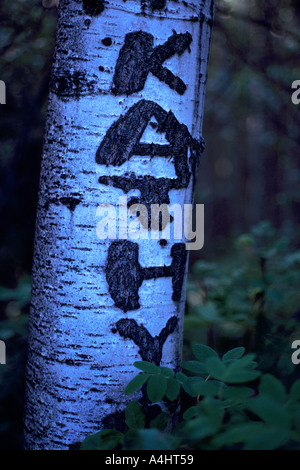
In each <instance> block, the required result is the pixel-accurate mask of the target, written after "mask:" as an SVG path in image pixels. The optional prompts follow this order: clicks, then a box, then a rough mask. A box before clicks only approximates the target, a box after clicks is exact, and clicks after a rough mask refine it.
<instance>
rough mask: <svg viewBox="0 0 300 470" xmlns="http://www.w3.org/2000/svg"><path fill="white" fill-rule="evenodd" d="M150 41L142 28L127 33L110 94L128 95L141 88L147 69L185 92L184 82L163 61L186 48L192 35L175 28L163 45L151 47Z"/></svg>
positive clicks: (179, 92) (176, 88)
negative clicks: (179, 31)
mask: <svg viewBox="0 0 300 470" xmlns="http://www.w3.org/2000/svg"><path fill="white" fill-rule="evenodd" d="M153 40H154V37H153V36H152V34H150V33H145V32H143V31H136V32H133V33H128V34H126V36H125V44H124V46H123V47H122V48H121V51H120V54H119V57H118V60H117V64H116V69H115V74H114V78H113V88H112V93H113V94H115V95H123V94H124V95H125V94H126V95H131V94H132V93H135V92H138V91H141V90H142V89H143V88H144V86H145V83H146V80H147V77H148V74H149V73H150V72H151V73H152V74H153V75H155V77H157V78H158V79H159V80H160V81H162V82H164V83H166V84H167V85H168V86H169V87H170V88H171V89H172V90H175V91H176V92H177V93H178V94H179V95H183V94H184V92H185V90H186V84H185V83H184V82H183V80H181V78H180V77H176V76H175V75H174V74H173V73H172V72H171V71H170V70H169V69H167V68H166V67H163V62H164V61H165V60H167V59H169V58H170V57H172V56H174V55H175V54H178V55H181V54H183V52H184V51H185V50H186V49H189V46H190V44H191V42H192V36H191V34H190V33H188V32H186V33H184V34H177V33H176V32H175V31H174V32H173V35H172V36H170V37H169V38H168V40H167V41H166V42H165V43H164V44H162V45H159V46H157V47H154V48H153Z"/></svg>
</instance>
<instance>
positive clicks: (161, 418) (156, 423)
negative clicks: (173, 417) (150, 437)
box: [150, 412, 170, 431]
mask: <svg viewBox="0 0 300 470" xmlns="http://www.w3.org/2000/svg"><path fill="white" fill-rule="evenodd" d="M169 419H170V415H169V413H166V412H164V413H159V415H157V416H156V417H155V418H154V419H153V420H152V421H151V422H150V428H156V429H159V430H160V431H164V429H166V426H167V424H168V422H169Z"/></svg>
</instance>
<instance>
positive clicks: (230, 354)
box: [222, 347, 245, 361]
mask: <svg viewBox="0 0 300 470" xmlns="http://www.w3.org/2000/svg"><path fill="white" fill-rule="evenodd" d="M244 354H245V348H243V347H240V348H234V349H231V350H230V351H227V353H225V354H224V355H223V357H222V359H223V361H228V360H232V359H240V358H241V357H242V356H243V355H244Z"/></svg>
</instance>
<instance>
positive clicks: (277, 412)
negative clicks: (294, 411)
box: [247, 395, 291, 428]
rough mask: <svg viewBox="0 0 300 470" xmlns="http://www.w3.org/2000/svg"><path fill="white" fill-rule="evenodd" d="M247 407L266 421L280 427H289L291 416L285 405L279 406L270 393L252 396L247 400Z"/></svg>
mask: <svg viewBox="0 0 300 470" xmlns="http://www.w3.org/2000/svg"><path fill="white" fill-rule="evenodd" d="M247 409H248V410H250V411H252V413H255V414H256V415H257V416H258V417H259V418H261V419H262V420H263V421H264V422H265V423H267V424H270V425H273V426H277V427H280V428H289V426H290V421H291V416H290V415H289V413H288V410H286V409H285V408H284V407H282V406H279V405H278V402H277V401H275V400H274V399H273V398H272V397H271V396H269V395H262V396H257V397H254V398H250V399H249V400H248V402H247Z"/></svg>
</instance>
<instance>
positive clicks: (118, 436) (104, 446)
mask: <svg viewBox="0 0 300 470" xmlns="http://www.w3.org/2000/svg"><path fill="white" fill-rule="evenodd" d="M123 438H124V435H123V434H122V433H121V432H119V431H115V430H114V429H104V430H103V431H100V432H97V433H96V434H92V435H91V436H87V437H86V438H85V439H84V441H83V443H82V444H81V447H80V450H113V449H114V448H115V447H116V446H117V445H118V444H119V443H121V442H122V440H123Z"/></svg>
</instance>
